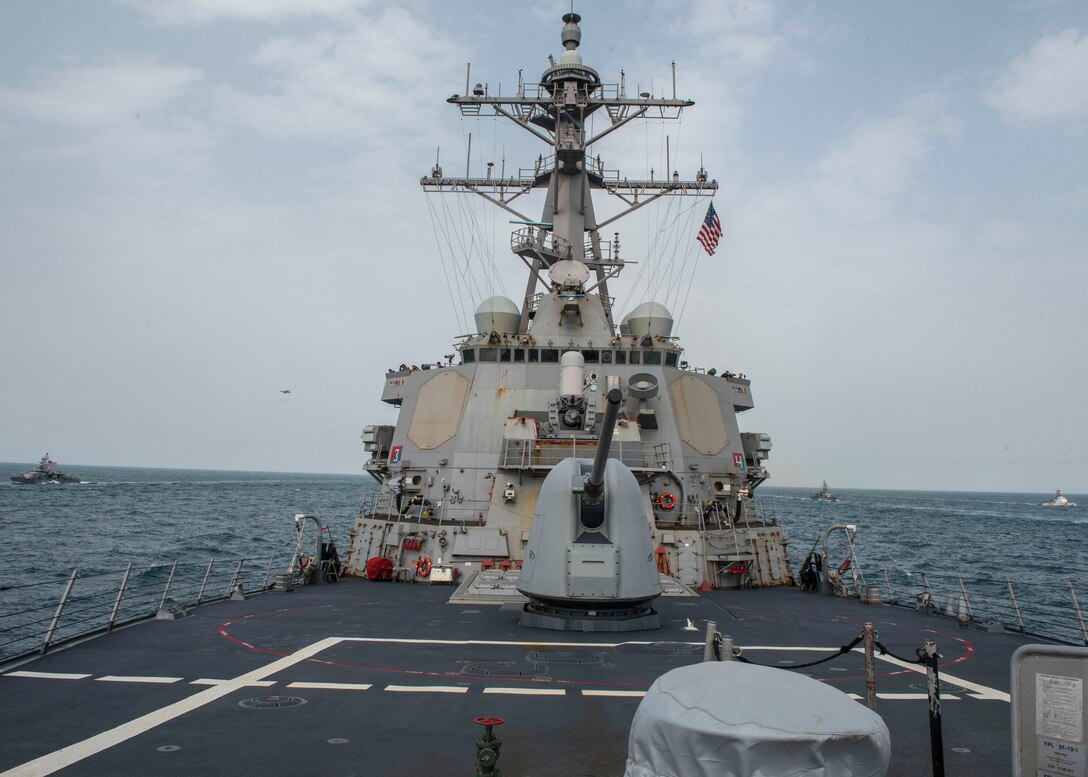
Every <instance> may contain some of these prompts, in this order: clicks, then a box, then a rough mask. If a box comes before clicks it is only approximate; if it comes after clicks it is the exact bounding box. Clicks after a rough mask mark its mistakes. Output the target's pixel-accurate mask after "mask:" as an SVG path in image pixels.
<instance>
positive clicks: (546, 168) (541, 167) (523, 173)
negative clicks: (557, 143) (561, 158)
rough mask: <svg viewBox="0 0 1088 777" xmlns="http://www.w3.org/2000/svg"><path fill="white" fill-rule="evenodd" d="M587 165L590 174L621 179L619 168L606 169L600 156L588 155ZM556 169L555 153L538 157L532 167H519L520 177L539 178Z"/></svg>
mask: <svg viewBox="0 0 1088 777" xmlns="http://www.w3.org/2000/svg"><path fill="white" fill-rule="evenodd" d="M583 164H584V165H585V169H586V172H587V173H589V174H590V175H596V176H598V177H600V178H603V179H604V180H606V181H619V179H620V171H619V170H606V169H605V166H604V164H602V163H601V158H600V157H592V156H587V157H586V158H585V161H584V163H583ZM554 169H555V154H549V155H548V156H541V157H538V158H537V160H536V163H535V164H534V165H533V166H532V167H521V168H518V178H522V179H526V178H538V177H540V176H541V175H543V174H544V173H550V172H551V171H552V170H554Z"/></svg>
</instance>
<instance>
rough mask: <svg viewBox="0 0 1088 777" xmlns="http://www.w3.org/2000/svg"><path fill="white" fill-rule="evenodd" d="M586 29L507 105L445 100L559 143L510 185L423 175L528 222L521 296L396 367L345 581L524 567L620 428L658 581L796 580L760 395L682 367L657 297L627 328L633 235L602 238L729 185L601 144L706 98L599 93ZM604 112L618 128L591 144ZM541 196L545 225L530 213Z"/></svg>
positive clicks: (568, 38)
mask: <svg viewBox="0 0 1088 777" xmlns="http://www.w3.org/2000/svg"><path fill="white" fill-rule="evenodd" d="M579 18H580V17H578V15H577V14H568V15H567V16H566V17H565V25H564V27H563V33H562V42H563V46H564V49H565V50H564V52H563V54H562V56H561V57H560V58H559V60H558V62H556V61H554V60H552V65H551V66H550V67H548V68H547V69H546V70H545V71H544V73H543V74H542V75H541V77H540V81H539V83H535V84H534V83H527V82H525V81H524V80H519V84H518V87H517V90H516V93H515V94H512V95H509V96H499V95H493V94H490V93H489V88H488V87H486V86H485V85H484V84H482V83H476V84H475V85H472V83H471V79H468V80H466V83H465V91H464V93H463V94H455V95H453V96H452V97H450V98H449V99H448V102H449V103H450V104H451V105H453V106H455V107H456V108H458V109H459V110H460V112H461V114H462V115H463V116H466V117H496V118H498V119H500V120H508V121H510V122H511V123H513V124H514V125H515V126H517V127H519V128H520V129H521V130H524V131H525V132H527V133H529V134H530V135H532V136H533V137H534V138H536V139H537V140H539V141H541V142H542V143H543V144H544V145H545V146H546V147H547V149H546V153H545V154H542V155H541V156H540V157H539V158H538V159H537V160H536V162H535V164H533V165H532V166H531V167H529V168H526V169H523V170H521V171H520V173H519V174H518V175H515V176H507V177H500V176H493V175H491V172H490V168H489V172H488V174H487V175H486V176H485V177H481V178H470V177H457V176H450V175H448V174H446V173H445V171H444V170H443V169H442V167H441V166H440V165H437V164H436V165H435V167H434V168H433V169H432V170H431V174H430V175H428V176H426V177H424V178H423V179H422V180H421V181H420V184H421V186H422V187H423V189H425V190H426V191H428V192H442V193H448V194H453V195H458V194H460V195H461V196H479V197H482V198H484V199H486V200H488V201H489V202H491V203H493V204H494V205H495V206H497V207H499V208H501V209H503V210H504V211H506V212H507V213H509V214H511V215H512V216H513V217H514V219H515V220H516V222H517V223H518V224H520V225H521V226H520V227H519V228H518V229H516V230H515V231H514V232H513V234H512V236H511V248H512V250H513V254H514V256H515V257H517V259H520V261H521V262H523V263H524V266H525V268H526V269H527V279H526V284H525V293H524V295H523V296H522V297H521V298H520V299H518V300H516V301H515V300H511V299H508V298H505V297H501V296H497V297H490V298H488V299H485V300H484V301H483V302H482V303H481V304H479V306H478V308H477V309H476V311H475V317H474V318H475V328H476V331H475V332H471V333H468V334H464V335H461V336H459V337H458V338H457V342H456V345H455V350H456V354H455V355H451V359H450V362H449V363H444V364H438V365H424V368H423V369H411V368H403V369H400V370H394V371H390V372H389V373H387V374H386V376H385V388H384V391H383V394H382V400H383V401H385V402H387V403H389V404H391V405H393V406H395V407H397V408H399V414H398V418H397V423H396V425H395V426H382V425H376V426H370V427H367V428H366V429H365V430H364V432H363V440H364V441H365V444H366V448H367V450H368V451H369V452H370V454H371V456H370V459H369V461H367V462H366V465H365V469H366V471H367V472H369V473H370V474H371V475H373V476H374V478H375V479H376V480H377V481H378V483H379V484H380V485H381V489H380V491H379V492H378V493H377V495H376V497H374V498H372V499H371V500H370V501H368V502H367V503H366V504H365V505H364V506H363V509H362V511H361V514H360V517H359V520H358V522H357V523H356V525H355V527H354V528H353V531H352V539H351V543H350V546H349V548H348V554H347V569H348V571H349V572H351V573H355V574H362V573H363V572H364V570H365V565H366V562H367V560H368V559H369V558H371V557H374V556H383V557H384V556H388V557H391V558H392V559H393V560H394V562H395V565H396V566H397V567H399V568H406V569H414V568H415V566H416V564H417V563H419V562H421V560H422V559H427V560H428V563H430V564H432V565H436V566H442V565H447V566H452V568H453V569H454V570H456V571H458V572H460V571H463V570H464V569H465V565H466V564H468V565H470V566H469V568H470V569H471V568H475V567H476V566H477V565H478V564H480V563H483V564H486V565H488V566H501V565H507V566H514V567H518V566H520V564H521V562H522V561H523V558H524V552H525V543H526V542H527V541H528V538H529V532H530V528H531V525H532V522H533V516H534V513H535V510H536V505H537V499H538V495H539V493H540V487H541V483H542V482H543V479H544V477H545V476H546V475H547V474H548V473H549V472H550V471H551V470H552V469H553V468H554V467H556V466H557V465H558V464H559V463H560V462H561V461H563V460H564V459H566V458H568V457H570V456H574V457H577V456H579V455H588V454H589V452H590V451H591V449H592V447H593V446H594V445H595V443H596V441H597V440H598V439H599V438H600V437H601V436H602V435H606V436H610V437H611V439H612V443H613V444H612V453H611V455H612V457H613V458H615V459H618V460H620V461H622V462H623V463H624V464H625V465H626V466H627V467H628V468H629V469H630V470H631V471H632V472H633V473H634V475H635V477H636V478H637V479H638V482H639V484H640V487H641V492H642V502H643V507H644V513H645V514H646V515H647V516H648V519H649V520H648V524H649V525H648V526H647V531H649V532H650V533H651V534H652V538H653V542H654V546H655V548H656V551H657V553H658V557H659V563H660V566H661V569H662V570H667V571H670V572H672V573H673V574H674V575H675V576H676V577H677V578H678V579H679V580H680V582H682V583H684V584H687V585H704V586H709V587H711V588H730V587H733V588H736V587H741V586H744V585H748V584H753V585H759V586H764V587H766V586H776V585H784V584H789V583H791V581H792V574H791V570H790V564H789V555H788V553H787V550H786V539H785V538H784V536H783V535H782V533H781V531H780V530H779V527H778V526H777V525H775V524H774V522H773V521H770V520H764V519H763V518H762V516H760V515H759V514H758V513H757V511H756V510H755V508H754V502H753V495H754V493H755V491H756V488H757V487H758V486H759V484H760V483H762V482H763V481H764V480H766V479H767V477H768V472H767V469H766V467H765V462H766V460H767V458H768V456H769V454H770V449H771V440H770V436H769V435H767V434H762V433H757V432H742V431H741V430H740V427H739V425H738V419H737V416H738V414H740V413H743V412H744V411H746V410H749V409H751V408H752V407H753V396H752V390H751V382H750V381H749V380H748V379H747V378H746V377H744V376H743V375H739V374H736V373H733V372H729V371H724V372H723V373H721V374H718V373H717V371H716V370H715V369H703V368H700V367H698V366H694V365H695V364H696V363H695V362H692V361H689V359H687V358H685V354H684V350H683V348H682V347H681V345H680V342H679V340H678V339H677V337H675V336H674V335H673V325H674V318H673V315H672V314H671V313H670V311H669V310H668V309H667V308H666V307H665V305H664V304H662V303H660V302H655V301H647V302H643V303H641V304H639V305H636V306H634V307H633V308H632V309H631V310H629V311H627V312H626V313H625V315H623V316H622V318H619V319H618V320H617V317H618V311H616V310H615V309H614V300H613V298H612V297H611V296H610V295H609V282H610V281H612V280H614V279H615V278H616V277H617V276H618V275H619V274H620V273H621V272H622V271H623V270H624V266H625V261H624V259H623V258H621V256H620V243H619V237H618V233H617V234H615V235H614V236H613V237H612V238H611V239H609V238H608V237H607V233H606V232H605V231H604V230H605V229H606V228H608V227H611V225H612V224H613V223H614V222H616V221H617V220H619V219H621V218H623V217H624V216H626V215H628V214H630V213H632V212H634V211H636V210H638V209H640V208H642V207H644V206H646V205H648V204H650V203H653V202H656V201H658V200H660V199H661V198H665V197H702V198H707V199H709V197H710V196H711V195H713V193H714V192H715V191H716V190H717V188H718V184H717V182H716V181H714V180H712V179H711V178H710V177H709V175H708V174H707V172H706V170H704V169H702V168H700V169H699V170H697V171H696V173H695V176H694V179H692V180H684V179H682V178H681V176H680V173H679V172H677V171H673V172H672V173H671V174H670V175H666V176H663V177H662V176H648V177H640V178H635V177H629V176H627V175H625V174H623V173H622V172H621V171H618V170H615V169H610V168H609V167H608V166H607V165H606V163H605V162H604V161H603V159H604V157H603V156H602V153H600V152H598V149H599V148H600V147H601V146H602V145H604V140H605V138H606V137H608V136H610V135H611V134H612V133H613V132H615V131H617V130H621V129H623V128H624V127H627V126H629V125H630V124H631V123H632V122H634V121H635V120H651V119H652V120H655V121H670V120H676V119H679V118H680V116H681V114H682V112H683V111H684V110H685V109H686V108H688V107H690V106H692V105H693V102H692V101H691V100H685V99H681V98H678V97H677V96H676V88H675V74H674V78H673V87H672V93H671V94H670V95H668V96H658V95H653V94H651V93H649V92H641V93H638V94H628V93H627V87H626V85H625V83H623V81H622V80H621V83H619V84H607V83H603V82H602V80H601V77H600V75H599V74H598V73H597V71H596V70H594V69H593V68H591V67H588V66H587V65H585V64H584V63H583V61H582V57H581V55H580V54H579V52H578V47H579V44H580V41H581V29H580V26H579ZM597 115H600V116H603V117H605V118H604V120H603V121H601V122H599V123H602V124H603V128H602V129H599V130H598V131H597V132H596V134H593V133H592V132H591V130H590V127H591V121H590V120H591V118H592V117H594V116H597ZM536 190H540V191H541V192H543V193H544V205H543V209H542V212H541V213H540V215H539V218H537V217H535V216H532V217H531V216H530V214H528V213H523V212H521V211H519V210H518V209H517V208H518V207H520V205H521V203H520V202H519V201H518V200H519V198H521V197H523V196H525V195H529V194H530V193H532V192H534V191H536ZM594 192H601V193H605V194H607V195H610V196H612V197H614V198H616V200H617V201H619V202H620V203H622V205H621V210H620V212H618V213H616V214H615V215H613V216H611V217H610V218H607V219H599V218H598V217H597V215H596V210H595V208H594V203H593V196H592V195H593V194H594ZM711 212H712V211H711ZM714 229H715V230H716V231H718V230H720V226H718V225H715V226H714ZM696 237H697V236H696V235H695V234H692V235H691V238H690V239H691V245H692V246H694V247H696V248H697V247H698V246H696V243H695V241H696ZM715 237H717V234H715ZM708 247H709V246H708ZM609 380H614V381H615V382H616V384H617V385H618V386H619V387H620V390H621V391H622V395H623V397H622V406H621V409H620V412H619V418H618V422H617V423H616V425H615V426H614V427H610V428H604V426H603V425H602V419H603V417H604V412H603V411H604V408H603V404H604V403H603V399H602V397H603V394H604V390H605V387H606V383H607V382H608V381H609Z"/></svg>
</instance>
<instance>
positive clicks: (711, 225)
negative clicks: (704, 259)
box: [695, 202, 722, 256]
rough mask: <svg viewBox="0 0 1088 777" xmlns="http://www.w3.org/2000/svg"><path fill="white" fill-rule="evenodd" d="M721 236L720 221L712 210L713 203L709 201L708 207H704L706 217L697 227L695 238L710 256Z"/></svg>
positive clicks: (712, 254)
mask: <svg viewBox="0 0 1088 777" xmlns="http://www.w3.org/2000/svg"><path fill="white" fill-rule="evenodd" d="M721 236H722V222H720V221H718V213H717V211H715V210H714V203H713V202H712V203H710V207H709V208H707V209H706V218H705V219H703V226H702V227H701V228H700V229H699V235H698V237H696V238H695V239H696V240H698V241H699V242H700V243H702V244H703V248H705V249H706V252H707V253H708V254H710V255H711V256H714V249H715V248H717V247H718V240H719V239H721Z"/></svg>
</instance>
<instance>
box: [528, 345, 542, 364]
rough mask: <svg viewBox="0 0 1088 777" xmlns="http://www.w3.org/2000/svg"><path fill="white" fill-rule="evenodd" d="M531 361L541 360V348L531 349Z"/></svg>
mask: <svg viewBox="0 0 1088 777" xmlns="http://www.w3.org/2000/svg"><path fill="white" fill-rule="evenodd" d="M529 361H530V362H538V361H540V349H539V348H530V349H529Z"/></svg>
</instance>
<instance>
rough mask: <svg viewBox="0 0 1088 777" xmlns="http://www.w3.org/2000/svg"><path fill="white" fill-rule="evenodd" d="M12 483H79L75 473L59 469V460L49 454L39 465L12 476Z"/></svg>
mask: <svg viewBox="0 0 1088 777" xmlns="http://www.w3.org/2000/svg"><path fill="white" fill-rule="evenodd" d="M11 482H12V483H18V484H19V485H42V484H44V483H79V482H80V480H79V478H78V477H76V476H75V475H69V474H68V473H66V472H61V471H60V470H59V469H57V462H55V461H53V460H51V459H50V458H49V454H48V453H47V454H45V455H44V456H42V458H41V461H39V462H38V466H36V467H34V469H32V470H30V471H29V472H23V473H22V474H19V475H12V476H11Z"/></svg>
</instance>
